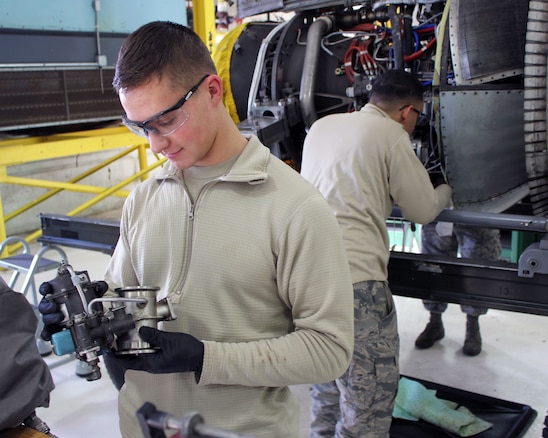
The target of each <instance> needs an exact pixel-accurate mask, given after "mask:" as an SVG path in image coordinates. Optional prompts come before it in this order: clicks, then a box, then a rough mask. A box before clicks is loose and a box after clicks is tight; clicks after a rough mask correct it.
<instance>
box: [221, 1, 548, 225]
mask: <svg viewBox="0 0 548 438" xmlns="http://www.w3.org/2000/svg"><path fill="white" fill-rule="evenodd" d="M280 3H281V4H280ZM242 7H243V8H247V9H248V10H250V9H252V10H253V13H254V14H257V13H264V12H268V11H272V10H278V11H291V12H295V14H294V15H293V17H292V18H291V19H290V20H289V21H288V22H286V23H281V24H276V23H261V26H262V28H261V29H260V31H259V30H258V28H256V26H258V25H256V24H253V23H250V24H248V26H247V28H246V30H245V31H244V32H242V33H241V36H240V38H238V40H237V41H236V44H235V45H234V51H233V53H232V55H231V57H232V60H231V65H230V81H231V84H232V89H233V92H234V94H235V96H234V100H235V102H236V106H237V107H238V109H237V112H238V115H239V118H240V120H242V122H241V126H242V128H243V129H245V127H249V126H257V125H258V124H259V121H256V122H255V121H254V119H255V118H256V117H259V118H260V117H262V116H261V115H258V114H257V113H256V112H255V113H253V112H252V111H250V109H251V108H261V107H265V106H268V105H269V104H270V103H269V102H282V101H283V100H284V99H288V98H291V99H293V100H294V101H297V102H298V112H299V113H298V117H293V118H292V119H291V120H289V119H287V118H284V117H283V114H281V117H280V113H277V115H276V117H275V119H276V120H275V122H276V126H277V127H278V128H280V129H278V128H274V129H278V131H277V134H278V135H275V134H276V132H273V130H268V131H267V130H264V134H265V135H264V137H263V136H262V134H263V130H262V129H258V130H256V131H255V132H256V133H257V134H258V135H259V136H260V137H261V139H262V140H263V141H264V142H265V143H267V144H268V145H269V146H270V147H271V148H272V151H273V153H275V154H276V155H279V156H280V157H281V158H283V159H285V160H286V161H290V162H292V163H293V165H294V167H295V168H296V169H297V170H298V169H299V168H300V159H301V148H302V141H303V139H304V136H305V135H306V131H307V129H308V127H309V126H310V125H311V124H312V123H313V122H314V121H315V120H316V119H318V118H320V117H323V116H324V115H326V114H330V113H334V112H346V111H354V110H357V109H359V108H361V106H363V105H364V104H365V103H366V102H367V99H368V92H369V89H370V86H371V82H372V81H373V80H374V79H375V77H376V76H378V75H379V74H381V73H382V72H383V71H385V70H387V69H392V68H401V69H406V70H408V71H411V72H413V73H414V74H416V75H417V77H418V78H419V79H420V80H421V81H422V82H423V83H424V85H425V88H426V94H425V96H426V102H425V108H426V110H425V116H424V117H423V118H422V119H421V120H420V121H419V124H418V126H417V129H416V132H415V139H414V140H415V143H416V144H417V155H418V156H419V157H420V158H421V159H422V160H423V161H424V164H425V166H426V167H427V169H428V170H429V172H430V173H431V175H432V176H433V177H435V176H443V177H445V178H446V179H447V181H448V182H449V184H450V185H451V186H452V187H453V190H454V196H453V201H454V205H455V207H456V208H457V209H462V210H470V211H480V212H482V211H484V212H494V213H500V212H503V211H506V210H507V209H508V208H510V207H512V206H513V205H515V204H516V203H521V202H525V203H526V204H527V205H529V206H530V209H531V210H530V211H531V213H532V214H535V215H545V214H546V213H548V153H547V148H548V146H547V137H546V124H547V121H546V118H547V116H546V88H547V85H546V84H547V82H546V76H547V68H548V0H517V1H514V0H503V1H500V2H497V3H496V5H495V4H493V2H491V1H490V0H451V1H428V0H423V1H421V0H401V1H396V2H393V1H391V2H388V1H377V2H373V1H351V2H342V1H325V2H317V1H307V0H302V1H291V0H288V1H283V2H280V1H271V0H264V1H261V0H259V1H253V2H242ZM268 25H270V26H271V29H272V30H271V31H270V33H268V34H267V36H266V37H265V34H266V30H267V29H268V27H267V26H268ZM256 29H257V30H256ZM256 32H260V33H261V35H262V43H261V45H260V46H258V44H257V41H259V39H260V38H261V36H259V37H258V38H257V37H256V38H254V39H253V38H251V36H252V35H253V34H254V33H256ZM257 54H259V55H260V56H257ZM249 59H257V62H256V63H255V64H254V66H255V69H254V73H253V77H252V78H249V69H248V68H247V70H246V71H244V69H245V68H246V67H244V65H245V61H246V60H249ZM240 70H241V71H240ZM246 72H247V73H246ZM246 75H247V76H246ZM250 85H251V86H250ZM242 90H246V91H242ZM248 90H250V91H248ZM242 93H245V95H244V96H242ZM243 102H247V107H246V108H244V103H243ZM260 123H263V125H264V123H265V121H264V120H261V121H260ZM269 126H270V124H269ZM280 135H283V138H281V139H280Z"/></svg>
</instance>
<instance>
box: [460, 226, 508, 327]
mask: <svg viewBox="0 0 548 438" xmlns="http://www.w3.org/2000/svg"><path fill="white" fill-rule="evenodd" d="M454 233H455V236H456V237H457V240H458V242H459V247H460V253H461V256H462V257H464V258H469V259H481V260H492V261H494V260H499V259H500V255H501V253H502V244H501V241H500V231H499V230H496V229H492V228H479V227H471V226H469V225H455V229H454ZM460 307H461V310H462V311H463V312H464V313H466V314H467V315H472V316H480V315H485V314H486V313H487V310H488V309H487V307H477V306H469V305H461V306H460Z"/></svg>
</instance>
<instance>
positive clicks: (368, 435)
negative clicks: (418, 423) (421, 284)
mask: <svg viewBox="0 0 548 438" xmlns="http://www.w3.org/2000/svg"><path fill="white" fill-rule="evenodd" d="M354 321H355V327H354V328H355V343H354V354H353V357H352V361H351V363H350V367H349V368H348V370H347V371H346V372H345V373H344V374H343V375H342V376H341V377H340V378H339V379H337V381H336V383H337V388H336V389H337V390H338V392H339V394H340V404H339V405H337V406H334V405H333V403H332V401H333V399H332V398H331V399H329V398H324V399H318V398H317V396H320V395H321V393H320V392H316V393H315V394H314V393H313V397H312V405H313V408H312V413H313V419H312V425H313V427H312V428H311V437H321V436H335V437H337V438H348V437H353V438H381V437H382V438H387V437H388V436H389V430H390V424H391V422H392V410H393V407H394V400H395V397H396V392H397V388H398V381H399V371H398V355H399V336H398V327H397V317H396V309H395V306H394V301H393V299H392V294H391V292H390V289H389V287H388V284H387V283H386V282H375V281H369V282H363V283H358V284H355V285H354ZM316 389H318V390H320V389H321V390H323V391H324V393H325V391H331V392H329V396H330V397H332V395H333V392H332V391H333V390H334V387H333V385H331V386H330V387H327V386H323V385H322V387H321V388H316ZM335 422H336V425H335ZM333 428H335V434H334V435H332V431H333Z"/></svg>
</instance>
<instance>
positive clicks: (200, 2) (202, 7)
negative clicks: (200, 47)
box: [192, 0, 217, 54]
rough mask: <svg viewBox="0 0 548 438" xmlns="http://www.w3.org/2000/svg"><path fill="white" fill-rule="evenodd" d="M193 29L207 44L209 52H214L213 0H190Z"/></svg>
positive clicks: (215, 31)
mask: <svg viewBox="0 0 548 438" xmlns="http://www.w3.org/2000/svg"><path fill="white" fill-rule="evenodd" d="M192 16H193V20H194V31H195V32H196V33H197V34H198V35H199V36H200V38H201V39H202V41H203V42H204V43H205V44H206V45H207V47H208V48H209V51H210V53H211V54H213V53H214V52H215V45H216V44H215V38H216V34H217V30H216V27H215V2H214V0H195V1H193V2H192Z"/></svg>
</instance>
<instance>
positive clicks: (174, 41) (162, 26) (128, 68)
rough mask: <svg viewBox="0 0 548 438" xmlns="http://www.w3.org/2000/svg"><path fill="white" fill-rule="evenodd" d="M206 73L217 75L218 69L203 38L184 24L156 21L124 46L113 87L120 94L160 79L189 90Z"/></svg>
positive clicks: (146, 26) (145, 26)
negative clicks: (122, 90)
mask: <svg viewBox="0 0 548 438" xmlns="http://www.w3.org/2000/svg"><path fill="white" fill-rule="evenodd" d="M205 74H216V69H215V64H214V63H213V60H212V59H211V55H210V53H209V51H208V49H207V46H206V45H205V44H204V42H203V41H202V40H201V39H200V37H199V36H198V35H197V34H196V33H195V32H194V31H193V30H192V29H189V28H188V27H186V26H183V25H181V24H177V23H172V22H169V21H153V22H151V23H147V24H145V25H143V26H141V27H140V28H139V29H137V30H136V31H135V32H133V33H131V34H130V35H129V36H128V37H127V38H126V40H125V41H124V43H123V44H122V47H121V48H120V52H119V54H118V61H117V62H116V71H115V73H114V79H113V82H112V85H113V87H114V90H115V91H116V92H120V90H121V89H131V88H135V87H138V86H140V85H143V84H146V83H147V82H148V81H150V80H151V79H152V78H154V77H158V78H167V79H168V80H169V81H170V82H171V83H172V85H174V86H175V87H177V88H188V87H190V86H192V84H194V83H195V82H196V81H197V80H198V79H200V77H202V76H203V75H205Z"/></svg>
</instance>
